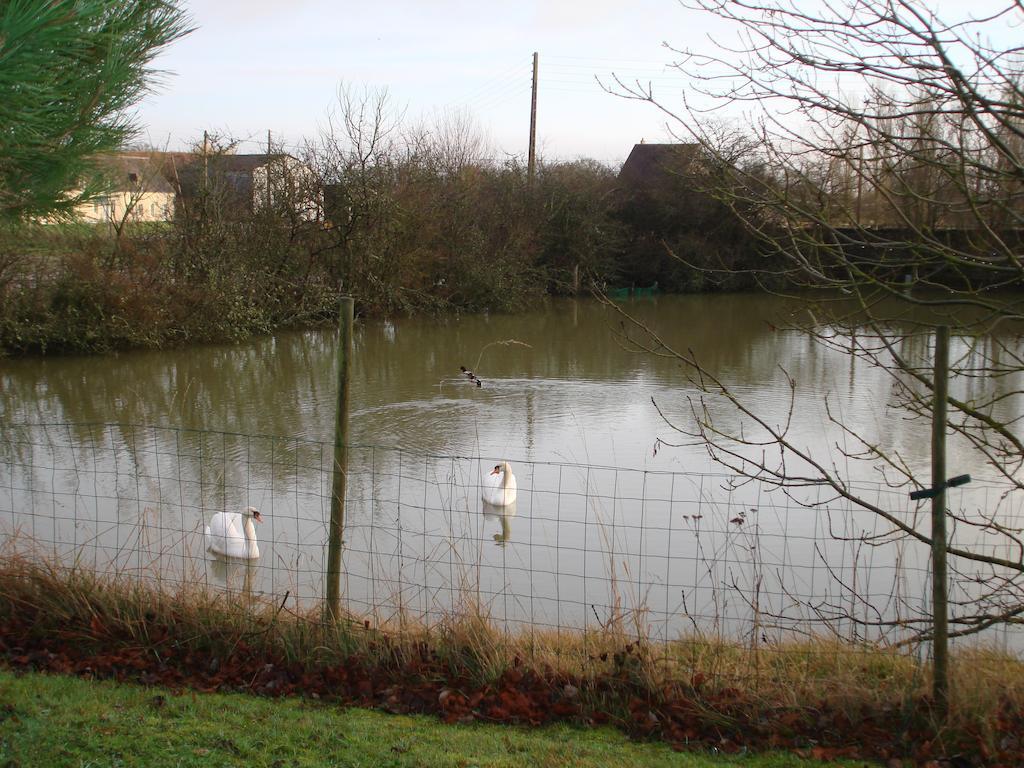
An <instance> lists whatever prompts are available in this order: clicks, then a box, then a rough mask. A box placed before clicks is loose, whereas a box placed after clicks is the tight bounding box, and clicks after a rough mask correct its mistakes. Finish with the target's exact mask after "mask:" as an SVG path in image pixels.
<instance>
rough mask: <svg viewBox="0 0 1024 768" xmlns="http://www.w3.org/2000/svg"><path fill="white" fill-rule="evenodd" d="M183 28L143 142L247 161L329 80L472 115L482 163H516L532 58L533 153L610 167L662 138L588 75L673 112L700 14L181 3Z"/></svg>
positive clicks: (333, 95)
mask: <svg viewBox="0 0 1024 768" xmlns="http://www.w3.org/2000/svg"><path fill="white" fill-rule="evenodd" d="M183 6H184V8H185V9H186V10H187V12H188V13H189V14H190V16H191V18H192V23H193V25H194V26H195V27H196V29H195V31H194V32H193V33H192V34H191V35H189V36H188V37H186V38H184V39H182V40H179V41H178V42H176V43H174V44H173V45H172V46H171V47H170V48H168V49H167V50H166V51H164V52H163V53H162V54H161V55H160V56H159V57H158V58H157V60H156V61H155V62H154V66H155V67H156V68H157V69H159V70H161V71H162V72H164V73H165V74H164V75H163V76H162V78H161V81H162V82H161V84H160V86H159V89H158V90H157V92H156V93H154V94H152V95H149V96H147V97H146V98H145V99H144V101H143V102H141V103H140V104H139V106H138V109H137V117H138V120H139V122H140V124H141V126H142V128H143V132H142V134H141V136H140V139H141V140H142V141H145V142H147V143H149V144H152V145H154V146H158V147H164V146H167V148H169V149H187V148H188V147H189V146H190V145H191V144H193V143H194V142H196V141H197V140H201V138H202V134H203V131H204V130H210V131H212V132H216V133H219V134H222V135H228V136H232V137H234V138H236V139H243V140H244V141H243V142H242V144H241V145H240V147H239V151H248V152H258V151H262V150H263V148H264V147H265V146H266V139H267V131H268V130H269V131H271V133H272V136H273V139H274V141H275V142H277V141H281V142H283V143H284V144H285V146H289V145H298V144H299V143H300V142H301V141H302V140H303V138H310V137H314V136H315V135H316V134H317V132H318V130H319V129H320V127H322V126H323V125H324V124H325V122H326V118H327V115H328V114H329V111H330V110H331V109H332V107H333V106H336V104H337V91H338V87H339V84H341V83H343V82H344V83H347V84H349V85H350V86H352V87H354V88H356V89H362V88H364V87H369V88H382V87H386V88H387V89H388V91H389V94H390V96H391V97H392V99H393V100H394V102H395V103H396V104H397V105H399V106H401V107H403V108H404V109H405V116H406V118H405V119H406V121H408V122H412V123H414V122H416V121H420V120H422V121H430V120H433V119H437V118H438V117H439V116H441V115H443V114H444V113H445V112H451V111H458V112H461V113H464V114H468V115H469V116H470V117H472V119H473V121H474V122H475V124H476V126H477V127H478V129H479V130H480V132H481V133H482V134H483V135H484V136H485V137H486V138H487V139H488V140H489V143H490V145H491V147H493V152H492V154H493V156H495V157H499V158H500V157H503V156H506V155H515V156H525V154H526V151H527V146H528V135H529V122H530V81H531V68H532V55H533V52H534V51H536V52H537V53H538V55H539V91H538V100H537V142H538V152H539V153H540V155H541V156H542V157H544V158H545V159H549V160H571V159H575V158H578V157H593V158H596V159H598V160H601V161H602V162H607V163H621V162H622V161H623V160H624V159H625V157H626V156H627V155H628V154H629V151H630V149H631V148H632V146H633V144H635V143H637V142H639V141H640V140H641V139H644V140H646V141H648V142H655V141H668V140H671V136H670V134H669V132H668V130H667V128H666V119H665V117H664V115H662V114H661V113H659V112H658V110H656V109H655V108H654V107H653V106H651V105H650V104H644V103H640V102H636V101H629V100H625V99H622V98H620V97H616V96H614V95H610V94H608V93H606V92H605V91H603V90H602V89H601V87H600V86H599V85H598V83H597V82H596V80H595V77H601V78H604V79H605V80H607V81H609V82H610V80H611V75H612V73H615V74H618V75H619V76H621V77H623V78H624V79H636V78H639V79H641V80H643V81H644V82H645V83H646V82H648V81H650V82H651V83H652V84H653V85H654V87H655V89H656V93H658V94H659V95H660V96H661V97H662V98H664V99H665V100H666V102H668V103H670V104H671V103H672V102H673V101H678V99H679V93H680V92H681V91H682V88H683V84H684V83H683V80H682V77H681V76H680V75H679V74H678V72H676V71H674V70H673V69H672V68H671V67H670V65H671V63H672V61H673V60H675V58H676V57H677V56H676V54H674V53H673V52H672V51H670V50H668V49H666V48H665V47H664V45H663V43H665V42H666V41H668V42H670V43H671V44H672V45H674V46H675V47H677V48H678V47H685V46H688V45H695V44H698V43H699V44H704V43H705V42H706V41H707V39H708V35H709V34H712V33H713V31H714V30H713V27H712V24H711V22H712V21H713V20H712V19H709V18H705V17H703V16H702V15H701V14H698V13H696V12H694V11H690V10H688V9H685V8H683V7H682V6H680V5H679V4H678V3H677V2H676V0H631V1H630V2H626V1H625V0H585V1H579V0H548V1H547V2H538V1H535V0H522V1H521V2H500V3H499V2H493V1H492V0H475V1H467V2H464V1H462V0H430V1H429V2H427V1H423V0H420V1H419V2H414V1H412V0H378V1H377V2H369V1H368V0H360V2H353V1H352V0H335V1H334V2H331V1H330V0H292V1H291V2H288V3H284V2H281V1H280V0H184V3H183Z"/></svg>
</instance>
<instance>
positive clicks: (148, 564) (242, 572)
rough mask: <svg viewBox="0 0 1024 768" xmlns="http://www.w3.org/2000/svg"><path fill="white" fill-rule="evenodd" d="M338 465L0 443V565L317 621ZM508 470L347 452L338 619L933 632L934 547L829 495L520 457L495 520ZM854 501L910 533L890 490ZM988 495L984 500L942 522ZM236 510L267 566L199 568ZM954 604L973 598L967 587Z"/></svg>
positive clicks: (75, 430)
mask: <svg viewBox="0 0 1024 768" xmlns="http://www.w3.org/2000/svg"><path fill="white" fill-rule="evenodd" d="M332 457H333V445H332V444H329V443H324V442H318V441H311V440H303V439H298V438H290V437H276V436H259V435H245V434H234V433H228V432H215V431H200V430H188V429H178V428H169V427H156V426H141V425H125V424H31V425H29V424H25V425H8V426H4V427H2V432H0V534H2V536H3V537H4V539H5V543H6V547H7V551H8V552H11V551H16V552H19V553H20V554H23V555H24V554H28V555H31V556H36V557H41V558H46V559H48V560H55V561H59V562H63V563H68V564H70V563H74V564H76V565H78V566H80V567H88V568H91V569H94V570H96V571H98V572H102V573H112V574H116V575H117V576H119V577H123V578H135V579H143V580H150V581H153V582H155V583H157V584H160V585H178V584H199V585H205V586H206V587H208V588H210V589H219V590H229V591H232V590H245V591H246V592H249V593H252V594H255V595H264V596H267V597H268V598H273V599H274V600H275V601H281V600H283V599H286V600H287V601H291V602H292V603H293V604H294V605H296V606H298V607H301V608H310V607H314V606H316V605H317V604H318V603H319V602H320V601H321V599H322V597H323V595H324V592H325V584H324V582H325V576H324V572H325V570H326V559H327V530H328V524H327V521H328V515H329V510H330V492H331V488H330V483H331V470H332V466H331V462H332ZM507 458H508V457H502V456H495V457H482V456H481V457H462V456H438V455H427V454H423V453H418V452H415V451H412V450H403V449H399V448H392V447H381V446H363V445H356V446H351V447H350V450H349V468H348V478H349V479H348V493H347V499H346V513H345V524H344V548H343V574H342V600H343V603H344V605H345V607H346V608H347V609H348V610H349V611H351V612H353V613H355V614H358V615H361V616H366V617H368V618H370V619H372V620H373V621H374V622H375V623H388V622H390V623H395V622H398V623H401V622H407V621H409V622H417V623H420V624H426V625H431V624H433V623H435V622H438V621H441V620H444V619H447V618H450V617H451V616H453V615H458V614H459V612H460V611H470V610H471V611H474V612H481V611H482V612H483V613H485V614H486V615H487V616H488V617H489V618H490V620H491V621H492V622H494V623H495V625H496V626H498V627H500V628H503V629H505V630H508V631H513V630H520V629H527V630H529V631H549V632H555V633H560V632H562V631H564V630H572V631H578V630H581V629H582V630H590V629H602V628H608V627H609V626H615V627H617V628H620V629H625V630H626V631H628V632H629V633H630V634H635V635H636V636H638V637H644V638H646V639H649V640H652V641H658V640H670V639H674V638H677V637H679V636H681V635H693V634H696V635H700V636H702V637H708V636H711V637H715V638H721V639H728V640H734V641H741V642H747V641H751V642H761V641H764V642H773V641H779V640H785V639H790V638H792V637H795V636H802V635H807V634H810V635H820V634H824V633H828V634H835V635H837V636H839V637H841V638H848V639H850V640H862V639H868V640H876V639H894V638H895V639H898V637H899V635H898V632H897V633H896V634H895V635H893V634H887V633H891V632H892V631H893V627H892V623H893V622H899V621H901V620H903V619H904V618H906V619H908V620H909V619H910V618H912V617H918V616H921V615H922V614H924V615H926V614H927V607H928V600H929V597H928V595H929V592H928V590H929V584H928V560H927V558H928V549H927V547H922V546H921V545H920V543H919V542H914V541H908V540H906V539H902V540H896V541H890V533H891V530H890V527H889V526H888V524H886V523H885V522H884V521H883V520H881V519H880V518H879V517H877V516H874V515H871V514H868V513H866V512H864V511H862V510H859V509H856V508H853V507H852V506H851V505H850V503H849V502H847V501H845V500H843V499H840V498H835V497H834V494H833V495H832V496H830V495H829V494H828V492H827V491H826V490H825V489H822V488H819V487H809V488H805V489H802V490H801V491H800V494H801V495H796V493H795V492H794V491H793V490H790V491H788V492H783V491H782V490H779V489H773V488H770V487H768V486H759V485H757V484H755V483H745V484H737V483H736V482H734V481H735V478H732V477H729V476H728V475H721V474H691V473H672V472H654V471H643V470H635V469H624V468H616V467H605V466H592V465H579V464H568V463H556V462H531V461H520V460H516V459H515V458H514V457H513V458H512V459H511V466H512V471H513V472H514V473H515V475H516V478H517V481H518V494H517V498H516V500H515V502H514V503H513V504H510V505H507V506H502V507H493V506H490V505H488V504H486V503H485V502H484V501H483V500H482V498H481V491H482V489H483V485H484V483H485V482H486V481H485V480H484V478H485V477H487V473H488V471H489V470H490V468H491V467H493V466H494V465H495V463H496V462H498V461H502V460H505V459H507ZM859 491H860V494H861V495H862V496H863V495H865V494H869V495H870V498H871V499H872V501H874V502H875V503H876V504H877V505H879V506H880V507H883V508H885V509H888V510H892V511H893V513H894V514H900V515H904V516H905V517H906V519H907V520H908V521H911V522H913V516H914V515H915V511H914V508H912V507H911V506H910V504H909V503H908V501H907V497H906V493H905V491H900V490H897V489H892V488H888V487H886V486H883V485H878V486H873V487H868V486H864V487H861V488H860V489H859ZM1000 494H1001V491H1000V489H999V488H998V487H996V486H986V485H985V484H983V483H977V484H974V485H973V486H972V487H971V488H970V489H969V492H968V491H967V490H966V489H963V490H961V489H958V491H957V492H955V493H951V494H950V499H949V502H950V507H951V508H952V509H953V510H957V509H963V508H966V507H969V506H972V505H980V506H982V507H983V508H990V507H992V506H993V505H995V504H997V503H1003V504H1005V501H1004V500H1003V498H1002V496H1001V495H1000ZM246 506H253V507H255V508H257V509H259V510H260V511H261V512H262V514H263V517H264V521H263V523H262V524H261V525H258V526H257V537H258V542H259V550H260V556H259V557H258V558H257V559H254V560H249V561H245V560H232V559H228V558H220V557H214V556H212V555H210V554H209V553H208V552H207V542H206V539H205V528H206V526H207V525H208V524H209V522H210V520H211V519H212V516H213V515H214V514H216V513H217V512H220V511H222V510H241V509H244V508H245V507H246ZM900 510H902V511H900ZM1007 514H1009V515H1017V517H1019V510H1018V511H1014V510H1008V511H1007ZM955 517H956V515H954V518H955ZM954 535H955V532H954ZM883 544H884V546H883ZM953 587H954V592H953V594H954V595H957V594H961V595H963V596H965V597H967V596H969V595H970V593H971V590H972V584H971V579H970V578H965V579H962V580H960V581H958V582H957V583H955V584H954V585H953ZM957 590H959V592H958V591H957ZM999 637H1000V640H1001V641H1002V642H1005V643H1012V642H1013V640H1012V638H1011V636H1010V635H1009V630H1007V629H1005V628H1004V629H1003V632H1002V634H1001V635H1000V636H999Z"/></svg>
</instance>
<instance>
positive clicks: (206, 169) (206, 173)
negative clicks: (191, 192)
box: [203, 131, 210, 192]
mask: <svg viewBox="0 0 1024 768" xmlns="http://www.w3.org/2000/svg"><path fill="white" fill-rule="evenodd" d="M209 143H210V135H209V134H208V133H207V132H206V131H203V192H206V190H207V188H208V187H209V186H210V160H209V157H210V154H209V153H210V150H209Z"/></svg>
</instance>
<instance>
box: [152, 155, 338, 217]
mask: <svg viewBox="0 0 1024 768" xmlns="http://www.w3.org/2000/svg"><path fill="white" fill-rule="evenodd" d="M170 166H171V168H170V171H171V172H172V173H171V174H170V175H171V176H172V179H173V183H174V185H175V187H176V189H177V191H178V196H179V198H180V200H181V202H182V203H183V204H184V205H186V206H187V205H188V204H189V202H190V201H191V200H194V199H196V198H198V197H199V196H200V195H201V194H203V193H206V194H208V195H210V196H211V197H213V199H214V200H216V201H217V202H218V203H220V204H221V205H223V206H225V208H226V209H228V210H227V211H226V212H228V213H230V212H231V211H232V210H234V211H236V212H250V211H258V210H262V209H264V208H265V207H266V206H267V205H270V206H271V207H277V206H282V207H286V208H287V210H289V211H292V212H294V213H296V214H297V215H298V216H299V217H300V218H302V219H304V220H314V219H317V218H319V217H320V216H321V215H322V208H323V200H322V194H321V192H320V190H319V188H318V185H317V180H316V177H315V174H314V173H313V171H312V170H311V169H310V168H309V167H308V166H307V165H305V164H304V163H303V162H301V161H300V160H298V159H297V158H295V157H293V156H292V155H289V154H284V153H278V154H246V155H236V154H217V155H210V156H209V157H207V158H203V156H202V155H197V154H192V155H186V156H184V157H182V156H180V155H175V156H174V157H173V158H171V163H170Z"/></svg>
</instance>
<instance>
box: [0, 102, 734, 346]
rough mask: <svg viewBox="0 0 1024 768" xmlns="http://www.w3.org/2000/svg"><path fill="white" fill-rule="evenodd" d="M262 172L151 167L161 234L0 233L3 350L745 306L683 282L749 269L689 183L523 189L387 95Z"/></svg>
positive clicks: (224, 163)
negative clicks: (606, 305) (637, 289)
mask: <svg viewBox="0 0 1024 768" xmlns="http://www.w3.org/2000/svg"><path fill="white" fill-rule="evenodd" d="M268 155H270V156H272V157H274V158H276V159H279V160H280V162H274V163H270V164H268V165H266V167H265V168H264V170H263V174H264V175H263V176H260V175H258V174H255V175H253V174H250V175H248V176H247V177H246V178H247V181H246V182H245V183H240V181H239V176H238V174H237V173H235V172H234V171H233V170H232V164H231V163H230V162H229V161H230V160H231V158H232V147H231V145H230V142H224V141H217V140H211V141H209V142H206V143H204V146H203V147H201V148H197V151H196V152H195V153H193V154H192V156H191V157H189V156H186V155H175V156H168V155H167V154H166V153H163V154H156V153H155V154H154V157H155V158H159V162H156V163H155V164H154V167H153V168H152V173H153V177H154V178H158V177H159V178H162V179H163V180H164V182H166V181H168V180H170V182H171V183H172V184H173V185H174V187H175V189H174V192H175V195H176V200H177V203H176V205H175V215H174V217H173V221H171V222H167V223H156V222H151V223H147V222H137V221H135V220H134V216H133V214H132V212H131V211H130V210H125V211H124V213H123V215H122V216H121V217H116V216H115V217H113V218H112V221H111V222H110V225H109V226H104V225H95V226H85V225H77V226H76V225H72V226H53V225H40V224H36V225H32V226H23V227H20V228H18V229H17V230H10V231H8V232H6V233H4V238H3V243H2V245H0V298H2V309H0V349H2V350H3V351H4V352H6V353H33V352H92V351H104V350H109V349H116V348H128V347H161V346H168V345H175V344H181V343H186V342H202V341H224V340H236V339H240V338H244V337H247V336H250V335H253V334H262V333H269V332H272V331H274V330H276V329H280V328H291V327H306V326H311V325H316V324H318V323H324V322H331V321H333V319H334V318H335V316H336V306H337V298H338V296H339V295H341V294H349V295H352V296H354V297H355V298H356V301H357V311H358V312H360V313H361V314H380V315H389V314H395V313H416V312H432V313H436V312H450V311H466V312H477V311H499V312H504V311H515V310H520V309H524V308H526V307H529V306H530V305H531V304H533V303H534V302H536V301H538V300H540V299H542V298H543V297H545V296H551V295H571V294H576V293H583V294H585V293H587V292H589V291H590V290H591V289H592V288H593V287H598V288H614V287H618V286H630V285H643V286H649V285H652V284H654V283H657V284H658V285H659V287H660V288H661V289H662V290H668V291H672V290H708V289H710V288H715V287H726V288H730V289H733V288H740V287H745V286H744V285H743V283H742V282H741V281H739V280H736V279H735V278H730V279H729V280H727V281H726V282H725V283H723V284H721V285H713V284H709V282H708V280H707V278H706V277H705V278H695V277H694V275H696V274H698V272H697V271H696V270H694V269H692V268H691V267H690V266H688V264H690V263H692V262H693V261H699V260H701V259H704V260H706V261H707V262H708V263H710V262H711V261H714V263H716V264H717V263H720V262H728V261H730V260H732V261H735V260H737V259H740V258H744V257H746V258H750V255H751V254H752V253H753V250H752V249H753V246H752V243H751V241H750V240H749V239H748V238H747V237H746V236H745V235H744V234H743V233H742V230H741V227H740V226H739V224H738V222H737V221H735V220H734V219H733V218H731V217H729V216H727V215H726V213H727V212H726V211H725V209H724V208H723V207H722V206H721V205H720V204H718V203H715V202H714V200H712V199H711V198H708V197H706V196H702V195H700V194H699V193H698V192H697V191H696V190H695V188H694V182H693V179H690V180H689V181H687V180H685V179H681V180H680V181H679V185H680V187H679V190H678V191H679V198H678V199H675V198H674V193H670V194H668V195H667V196H666V195H662V196H661V197H657V198H653V197H647V198H644V197H642V196H641V197H638V196H637V195H636V194H634V193H632V192H628V191H626V190H624V189H623V185H622V184H621V183H620V181H619V180H618V179H617V169H613V168H610V167H608V166H605V165H602V164H600V163H598V162H596V161H592V160H577V161H574V162H559V163H544V162H541V163H540V164H539V165H538V167H537V170H536V174H535V177H534V178H533V179H532V180H531V179H530V178H528V174H527V169H526V168H525V167H524V164H523V163H522V162H520V161H519V160H518V159H516V158H506V159H499V160H495V159H493V158H489V157H488V156H487V155H488V150H487V148H486V146H485V144H484V142H483V141H482V140H481V139H480V138H479V136H478V134H477V133H476V132H475V131H474V130H473V128H472V125H471V124H470V122H469V121H468V120H466V119H462V118H451V117H450V118H447V119H444V120H441V121H439V122H438V123H437V124H434V125H430V126H417V127H413V128H408V127H406V126H405V125H404V124H403V122H402V121H401V120H399V119H397V118H396V117H394V112H393V111H392V110H390V108H389V106H388V104H387V97H386V94H384V95H382V94H362V95H361V96H358V97H356V96H354V95H353V94H352V93H350V92H347V91H343V92H342V99H341V108H340V110H339V112H338V114H337V115H335V116H334V117H333V118H332V119H331V120H330V121H329V123H328V125H327V127H326V128H325V129H324V130H323V132H322V134H321V135H320V136H319V137H318V138H317V140H316V141H311V142H309V144H308V145H307V146H306V147H305V148H304V149H303V150H302V151H300V152H296V151H295V150H293V151H292V153H290V154H286V153H284V152H268ZM168 157H170V158H171V160H170V161H169V160H168ZM168 162H171V165H172V166H173V167H168ZM142 175H143V176H145V175H146V174H142ZM145 186H146V179H145V178H143V179H142V180H140V181H139V182H138V187H139V191H140V195H139V196H140V199H143V197H144V194H143V193H144V191H145ZM744 254H746V256H744Z"/></svg>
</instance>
